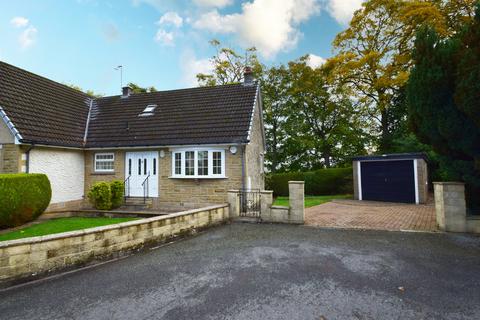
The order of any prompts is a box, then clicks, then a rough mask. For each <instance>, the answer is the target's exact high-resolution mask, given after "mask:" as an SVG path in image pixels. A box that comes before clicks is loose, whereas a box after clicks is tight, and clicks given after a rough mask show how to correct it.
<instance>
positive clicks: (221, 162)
mask: <svg viewBox="0 0 480 320" xmlns="http://www.w3.org/2000/svg"><path fill="white" fill-rule="evenodd" d="M172 178H194V179H201V178H225V150H222V149H178V150H174V151H173V152H172Z"/></svg>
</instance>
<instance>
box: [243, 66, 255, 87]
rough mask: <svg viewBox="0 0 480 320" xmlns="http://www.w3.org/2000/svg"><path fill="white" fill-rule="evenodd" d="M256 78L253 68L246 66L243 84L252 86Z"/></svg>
mask: <svg viewBox="0 0 480 320" xmlns="http://www.w3.org/2000/svg"><path fill="white" fill-rule="evenodd" d="M254 80H255V79H254V78H253V71H252V68H250V67H249V66H246V67H245V70H244V72H243V85H244V86H252V85H253V84H254Z"/></svg>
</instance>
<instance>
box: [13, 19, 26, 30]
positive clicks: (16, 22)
mask: <svg viewBox="0 0 480 320" xmlns="http://www.w3.org/2000/svg"><path fill="white" fill-rule="evenodd" d="M10 23H11V24H12V25H13V26H14V27H16V28H24V27H26V26H27V25H28V19H27V18H25V17H14V18H12V20H10Z"/></svg>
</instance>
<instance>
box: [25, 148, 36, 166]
mask: <svg viewBox="0 0 480 320" xmlns="http://www.w3.org/2000/svg"><path fill="white" fill-rule="evenodd" d="M34 147H35V145H34V144H31V145H30V147H29V148H28V149H27V151H26V152H25V155H26V158H27V159H26V160H25V162H26V163H25V173H30V151H31V150H32V149H33V148H34Z"/></svg>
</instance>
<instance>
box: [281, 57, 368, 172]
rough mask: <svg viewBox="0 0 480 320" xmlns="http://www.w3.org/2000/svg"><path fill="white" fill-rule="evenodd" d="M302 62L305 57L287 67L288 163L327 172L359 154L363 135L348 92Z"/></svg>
mask: <svg viewBox="0 0 480 320" xmlns="http://www.w3.org/2000/svg"><path fill="white" fill-rule="evenodd" d="M306 62H307V57H306V56H305V57H301V58H300V59H299V60H297V61H293V62H290V63H289V66H288V76H289V85H288V87H289V92H288V94H289V106H290V115H289V117H290V119H289V120H290V121H289V128H288V130H289V133H290V134H289V137H290V140H291V143H290V146H291V148H292V149H293V150H291V151H290V153H291V154H292V155H295V158H294V159H292V161H291V162H292V163H293V164H294V165H295V163H297V165H296V166H297V167H299V169H302V167H309V168H310V169H316V168H321V167H327V168H329V167H331V166H332V165H338V164H340V163H342V162H345V161H347V159H348V158H349V157H351V156H353V155H355V154H358V153H362V152H363V151H364V146H365V139H364V138H365V133H364V132H363V130H362V125H361V119H360V115H359V114H358V113H357V112H356V111H355V108H354V103H353V102H352V100H351V99H350V97H349V94H348V91H346V90H345V88H344V87H342V86H336V85H331V84H330V83H329V81H328V70H326V69H323V68H315V69H313V68H311V67H309V66H307V64H306ZM294 150H295V151H294Z"/></svg>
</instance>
